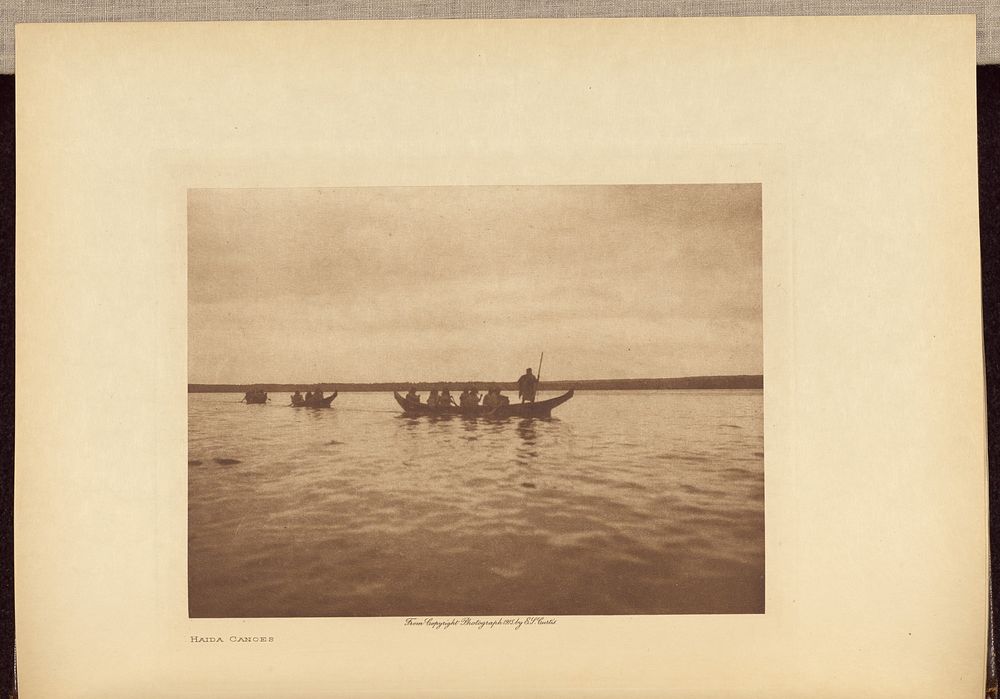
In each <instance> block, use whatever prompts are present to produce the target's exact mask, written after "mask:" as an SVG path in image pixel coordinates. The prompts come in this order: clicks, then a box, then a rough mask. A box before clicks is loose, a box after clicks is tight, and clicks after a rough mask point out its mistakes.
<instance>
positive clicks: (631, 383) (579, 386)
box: [188, 374, 764, 393]
mask: <svg viewBox="0 0 1000 699" xmlns="http://www.w3.org/2000/svg"><path fill="white" fill-rule="evenodd" d="M470 385H471V386H475V387H476V388H478V389H479V390H480V391H482V390H484V389H485V388H486V387H487V386H494V385H495V386H499V387H500V390H502V391H516V390H517V383H516V382H514V381H500V382H494V381H472V380H469V381H415V382H406V381H387V382H380V383H312V384H309V383H256V384H208V383H189V384H188V393H245V392H246V391H248V390H250V389H251V388H255V389H259V390H263V391H268V392H272V393H291V392H293V391H315V390H321V391H324V392H330V391H337V392H340V393H390V392H392V391H407V390H409V389H410V387H415V388H416V389H417V391H423V392H426V391H430V390H432V389H439V388H441V387H442V386H448V388H450V389H452V390H454V389H458V390H462V389H463V388H464V387H466V386H470ZM762 388H764V377H763V376H761V375H745V374H740V375H734V376H685V377H681V378H671V379H582V380H579V381H542V382H541V383H540V384H539V385H538V390H539V391H568V390H570V389H574V390H578V391H649V390H660V391H670V390H684V389H687V390H711V389H721V390H725V389H762Z"/></svg>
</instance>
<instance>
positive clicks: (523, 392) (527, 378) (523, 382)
mask: <svg viewBox="0 0 1000 699" xmlns="http://www.w3.org/2000/svg"><path fill="white" fill-rule="evenodd" d="M524 372H525V373H524V375H523V376H521V378H519V379H518V380H517V395H518V396H519V397H520V398H521V402H522V403H534V402H535V389H536V387H537V386H538V379H537V378H536V377H535V375H534V374H532V373H531V367H528V368H527V369H525V370H524Z"/></svg>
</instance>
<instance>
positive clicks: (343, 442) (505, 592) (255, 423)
mask: <svg viewBox="0 0 1000 699" xmlns="http://www.w3.org/2000/svg"><path fill="white" fill-rule="evenodd" d="M554 395H557V394H555V393H546V394H540V396H539V399H540V400H541V399H543V398H548V397H552V396H554ZM240 398H241V396H240V395H234V394H192V395H190V396H189V403H188V406H189V407H188V414H189V430H190V439H189V465H188V469H189V486H188V490H189V534H188V538H189V583H190V586H189V587H190V589H189V592H190V612H191V616H194V617H268V616H410V615H459V614H461V615H501V614H521V615H525V614H538V615H558V614H670V613H738V612H749V613H760V612H762V611H763V607H764V454H763V452H764V439H763V394H762V393H761V392H760V391H649V392H645V391H643V392H636V391H628V392H625V391H623V392H603V391H602V392H592V393H578V394H577V395H576V397H575V398H573V399H572V400H571V401H569V402H568V403H566V404H565V405H563V406H561V407H559V408H557V409H556V410H555V412H554V413H553V417H552V418H551V419H544V420H543V419H537V418H536V419H511V420H508V421H502V422H494V421H485V420H480V421H476V420H470V419H462V418H458V417H454V418H440V419H431V418H426V417H422V418H407V417H403V416H401V415H400V414H399V411H398V409H397V407H396V404H395V402H394V401H393V398H392V395H391V394H385V393H344V394H341V395H340V396H339V397H338V398H337V400H335V401H334V403H333V406H334V407H333V408H332V409H330V410H310V409H302V408H291V407H288V394H272V395H271V399H272V402H271V403H268V404H266V405H245V404H243V403H240V402H238V401H239V399H240ZM216 460H223V463H219V462H218V461H216ZM228 460H235V461H238V463H229V462H228Z"/></svg>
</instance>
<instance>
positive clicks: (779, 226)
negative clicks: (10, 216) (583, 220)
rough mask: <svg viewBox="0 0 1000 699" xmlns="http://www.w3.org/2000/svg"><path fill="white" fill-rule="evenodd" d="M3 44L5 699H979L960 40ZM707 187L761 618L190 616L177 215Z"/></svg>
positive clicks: (796, 29)
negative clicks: (741, 195) (754, 337)
mask: <svg viewBox="0 0 1000 699" xmlns="http://www.w3.org/2000/svg"><path fill="white" fill-rule="evenodd" d="M17 42H18V56H17V75H18V80H17V150H18V163H17V168H18V173H17V174H18V178H17V188H18V189H17V205H18V206H17V232H18V235H17V271H18V275H17V286H16V293H17V319H16V320H17V325H16V327H17V331H16V332H17V335H16V343H17V367H16V395H17V410H16V425H15V430H16V440H17V446H18V449H17V456H16V493H15V517H16V521H15V536H16V541H17V552H16V585H17V590H16V593H17V600H18V602H17V617H16V620H17V637H18V672H19V687H20V691H21V694H22V695H23V696H25V697H34V696H38V697H71V696H102V697H116V696H121V697H131V696H137V695H142V696H150V697H154V696H164V697H167V696H190V695H191V694H196V693H202V694H207V695H211V696H218V697H226V696H234V697H236V696H259V695H269V696H275V695H280V696H301V697H308V696H356V695H357V694H358V693H360V692H362V691H363V692H365V693H366V694H367V695H370V696H440V695H447V694H453V695H463V696H469V695H476V696H496V697H506V696H537V695H542V694H545V695H546V696H567V697H575V696H580V695H581V694H584V693H585V694H587V695H588V696H595V697H597V696H622V695H625V694H627V695H630V696H677V697H694V696H704V697H708V696H718V695H720V694H722V693H725V694H727V695H731V696H760V695H768V696H788V697H794V696H812V697H837V696H871V697H901V696H907V697H928V698H931V697H935V698H936V697H941V696H954V697H978V696H981V693H982V690H983V686H984V671H983V668H984V666H985V663H984V659H985V638H986V592H987V585H986V571H987V567H986V565H987V540H986V532H987V529H986V521H987V520H986V488H985V474H986V470H985V430H984V426H985V420H984V417H985V413H984V402H983V395H984V393H983V389H984V383H983V362H982V333H981V324H980V302H979V298H980V290H979V258H978V255H979V245H978V235H977V233H978V228H977V197H976V188H977V179H976V137H975V128H976V120H975V19H974V17H891V18H887V17H874V18H791V19H771V18H754V19H710V20H709V19H705V20H698V19H692V20H646V19H642V20H639V19H636V20H572V21H553V20H541V21H494V22H476V21H449V22H385V23H380V22H371V23H369V22H346V23H326V22H317V23H274V24H254V23H246V24H243V23H232V24H134V25H133V24H123V25H73V26H69V25H21V26H19V27H18V33H17ZM84 58H85V59H86V60H83V59H84ZM719 182H759V183H760V184H761V191H762V203H763V206H762V220H763V240H762V247H763V271H762V275H763V300H764V301H763V357H764V376H765V390H764V440H765V444H766V447H765V452H766V457H765V461H766V465H765V474H766V476H765V477H766V502H765V522H766V535H765V536H766V539H765V541H766V563H765V567H766V573H765V579H766V599H765V602H766V604H765V611H764V613H763V614H750V615H613V616H586V615H584V616H564V617H558V620H557V621H558V623H556V624H551V625H544V626H543V625H533V626H532V627H527V626H524V627H522V628H519V629H517V630H513V629H512V628H510V627H504V626H485V625H484V626H477V625H473V626H470V627H467V628H464V629H463V628H461V627H457V626H454V627H448V628H440V627H432V626H424V627H419V628H414V627H408V626H407V625H406V624H405V620H404V619H401V618H398V617H380V618H347V617H332V618H305V619H301V618H300V619H295V618H266V619H243V618H219V619H193V618H190V617H189V616H188V605H187V602H188V600H187V584H188V575H187V573H188V571H187V550H188V534H189V532H188V504H189V503H188V465H187V445H188V432H187V430H188V397H187V395H186V385H187V383H188V366H187V357H188V350H187V320H188V317H187V313H188V298H187V279H188V276H187V275H188V269H187V249H188V246H187V235H186V230H187V229H186V216H187V208H186V206H187V193H188V191H189V190H192V189H198V188H222V187H253V188H288V187H358V186H370V187H386V186H393V185H409V186H420V185H430V184H433V185H485V184H489V185H496V184H504V185H511V184H520V185H558V184H575V185H579V184H685V183H687V184H708V183H719ZM39 396H64V397H65V396H70V397H74V396H75V397H79V398H80V400H60V401H58V402H52V401H39V400H37V398H38V397H39ZM84 399H85V400H84ZM193 637H218V638H222V639H224V642H221V643H200V642H193V641H192V638H193ZM254 637H257V638H261V637H264V638H268V639H273V641H268V642H266V643H239V642H230V639H232V638H254ZM53 668H57V671H53Z"/></svg>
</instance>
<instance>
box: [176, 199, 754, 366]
mask: <svg viewBox="0 0 1000 699" xmlns="http://www.w3.org/2000/svg"><path fill="white" fill-rule="evenodd" d="M188 283H189V286H188V299H189V319H188V325H189V334H188V354H189V368H188V375H189V380H190V381H191V382H192V383H252V382H283V383H284V382H288V383H292V382H301V383H307V382H367V381H410V380H413V381H433V380H442V381H461V380H464V379H477V380H482V381H492V380H513V379H516V378H517V377H518V376H519V375H520V374H521V373H522V372H523V370H524V368H525V367H527V366H536V365H537V363H538V355H539V353H540V352H542V351H544V352H545V363H544V365H543V367H542V378H543V379H545V378H549V379H596V378H645V377H674V376H692V375H718V374H760V373H763V341H762V317H761V199H760V186H759V185H757V184H740V185H725V184H722V185H719V184H715V185H670V186H667V185H650V186H646V185H643V186H620V185H615V186H572V187H566V186H547V187H399V188H364V187H358V188H339V189H211V190H209V189H199V190H191V191H190V192H189V194H188Z"/></svg>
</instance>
